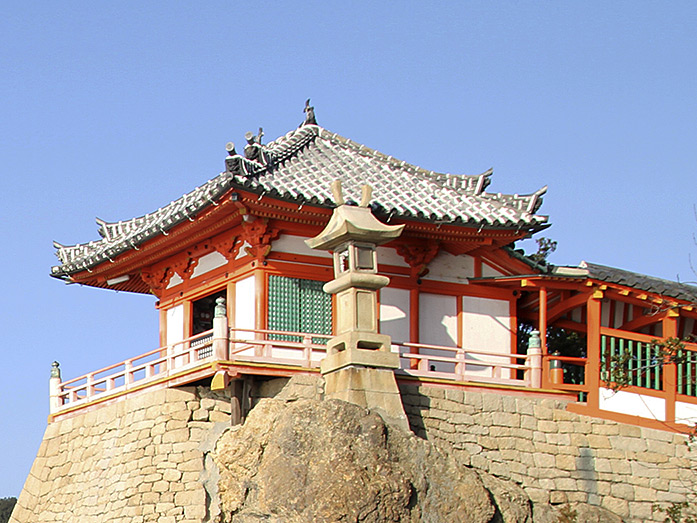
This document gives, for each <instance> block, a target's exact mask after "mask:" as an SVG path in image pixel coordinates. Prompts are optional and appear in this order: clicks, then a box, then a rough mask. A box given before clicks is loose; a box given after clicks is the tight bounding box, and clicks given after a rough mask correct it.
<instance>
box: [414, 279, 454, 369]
mask: <svg viewBox="0 0 697 523" xmlns="http://www.w3.org/2000/svg"><path fill="white" fill-rule="evenodd" d="M419 342H420V343H424V344H427V345H443V346H445V347H457V297H455V296H444V295H441V294H430V293H427V292H422V293H420V294H419ZM420 352H421V353H422V354H429V355H432V356H445V357H448V358H452V357H454V356H455V353H454V352H451V351H444V350H437V349H420ZM431 365H435V370H436V371H438V372H453V371H454V370H455V364H454V363H448V362H432V363H431Z"/></svg>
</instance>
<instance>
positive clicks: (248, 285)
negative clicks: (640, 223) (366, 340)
mask: <svg viewBox="0 0 697 523" xmlns="http://www.w3.org/2000/svg"><path fill="white" fill-rule="evenodd" d="M306 112H307V118H306V121H305V123H304V124H303V125H301V126H300V127H299V128H297V129H294V130H292V131H290V132H289V133H287V134H286V135H285V136H282V137H280V138H278V139H276V140H274V141H271V142H269V143H262V133H261V132H260V133H259V134H258V135H254V134H253V133H247V135H246V141H247V143H246V144H245V146H244V148H243V151H242V152H241V153H240V152H238V151H237V150H236V148H235V145H234V144H232V143H230V144H228V146H227V151H228V155H227V158H225V170H224V171H223V172H222V173H220V174H219V175H217V176H215V177H214V178H212V179H211V180H210V181H208V182H206V183H205V184H203V185H201V186H200V187H197V188H196V189H194V190H193V191H191V192H190V193H188V194H186V195H184V196H182V197H181V198H179V199H178V200H176V201H173V202H171V203H170V204H168V205H165V206H163V207H161V208H160V209H157V210H156V211H154V212H152V213H149V214H146V215H144V216H141V217H137V218H133V219H130V220H125V221H119V222H104V221H100V220H98V227H99V228H98V232H99V235H100V236H101V238H100V239H98V240H95V241H90V242H88V243H82V244H77V245H70V246H66V245H60V244H58V243H56V249H57V251H56V254H57V256H58V259H59V260H60V264H59V265H57V266H55V267H53V268H52V272H51V275H52V276H53V277H55V278H58V279H61V280H64V281H66V282H70V283H79V284H81V285H87V286H92V287H100V288H104V289H111V290H116V291H124V292H135V293H145V294H153V295H155V296H156V297H157V299H158V301H157V305H156V306H157V308H158V310H159V312H160V326H159V329H160V346H159V347H151V348H144V349H151V350H150V351H149V352H143V353H142V354H139V355H134V357H133V358H130V359H129V360H126V361H124V362H121V363H120V364H119V365H115V366H114V367H113V371H112V372H111V373H101V374H94V373H93V374H89V375H86V376H81V377H78V378H75V379H70V380H66V381H61V378H60V374H59V372H58V370H57V369H56V370H55V373H54V374H55V375H54V386H53V387H52V399H51V402H52V408H51V413H52V416H53V417H54V418H57V417H61V416H67V415H69V414H70V413H72V412H76V411H79V410H81V409H85V408H90V407H94V406H96V405H99V404H100V403H101V402H104V401H107V400H110V399H113V398H115V397H118V396H119V395H127V394H130V393H135V392H137V391H138V390H143V389H144V388H148V387H156V386H157V387H173V386H177V385H181V384H186V383H194V382H201V381H202V380H212V381H211V383H212V385H213V386H214V387H215V386H219V387H225V386H227V385H228V383H229V382H230V381H231V380H232V381H234V380H237V379H239V378H240V377H244V376H255V377H258V378H260V379H263V377H264V376H290V375H293V374H296V373H313V372H318V371H319V367H320V361H321V360H322V359H323V358H324V357H325V353H326V346H327V342H328V340H329V339H330V338H331V336H332V334H336V330H337V307H339V306H341V304H340V303H339V302H338V301H337V298H336V296H335V295H332V294H328V293H326V292H324V290H323V286H324V285H325V283H327V282H329V281H330V280H332V278H334V272H335V269H336V266H335V263H344V262H341V261H339V262H337V261H336V260H337V259H339V258H336V257H333V256H332V253H330V252H326V251H319V250H313V249H311V248H310V247H308V245H307V244H306V242H305V240H308V239H311V238H314V237H316V236H317V235H319V234H320V233H321V232H322V231H323V230H324V229H325V227H326V226H327V224H328V222H329V220H330V218H331V216H332V212H333V210H334V208H335V207H336V206H337V205H338V202H336V201H335V200H334V199H333V198H332V192H331V186H332V183H334V182H335V180H340V182H341V185H342V187H343V191H344V193H343V194H344V197H345V199H346V202H345V203H346V205H349V206H350V205H358V204H359V202H361V200H362V187H363V186H364V185H369V186H370V187H372V191H373V192H372V200H371V201H370V203H369V204H367V203H366V202H362V203H363V204H366V205H368V206H369V207H368V208H369V209H370V211H371V213H372V215H373V216H374V217H376V218H377V219H378V220H379V221H380V222H382V223H383V224H385V225H388V226H397V225H399V226H403V229H402V232H401V235H399V236H398V237H396V238H394V239H391V240H389V241H386V242H385V243H382V244H381V245H379V246H377V247H376V249H375V253H376V258H375V259H376V261H377V273H379V274H381V275H385V276H387V277H388V278H389V284H387V285H386V286H384V287H382V288H379V289H378V290H376V291H375V294H376V296H377V312H378V318H377V331H378V333H379V334H384V335H387V336H389V337H390V338H391V347H390V351H391V352H394V353H397V354H398V361H399V364H398V365H399V368H397V369H396V370H395V375H396V377H397V380H415V381H420V382H427V383H433V384H436V385H438V386H443V387H470V388H471V387H487V388H489V389H491V388H493V389H495V390H500V391H502V393H506V392H511V393H516V394H531V395H545V394H550V395H565V396H566V397H569V398H572V399H573V403H572V404H571V405H570V406H569V408H570V409H573V410H574V411H576V412H578V413H583V414H588V415H592V416H599V417H605V418H609V419H613V420H616V421H623V422H630V423H636V424H643V425H646V426H649V427H654V428H662V429H666V428H668V429H672V430H684V429H685V428H686V427H687V426H688V425H687V424H688V423H689V422H690V421H691V419H692V418H696V419H697V384H696V383H695V375H696V373H697V366H696V364H695V363H693V358H692V355H693V354H694V352H693V351H695V350H697V346H695V345H691V344H689V343H687V344H685V345H682V346H680V347H679V349H678V350H680V351H682V352H681V358H675V359H674V360H672V361H666V363H665V365H657V363H659V361H658V360H659V359H660V358H662V357H663V356H661V354H662V353H661V352H660V350H659V348H658V347H657V345H656V340H665V339H668V338H672V337H680V338H686V337H688V336H689V335H692V334H695V333H697V322H696V319H697V308H696V307H697V288H694V287H691V286H689V285H684V284H679V283H675V282H668V281H665V280H660V279H657V278H651V277H648V276H642V275H637V274H634V273H630V272H628V271H623V270H620V269H614V268H609V267H605V266H602V265H597V264H591V263H583V264H581V265H579V266H577V267H556V266H551V265H548V264H546V263H544V262H540V261H535V260H533V259H532V258H530V257H528V256H526V255H524V254H523V253H521V252H519V251H516V250H515V248H514V244H515V242H516V241H518V240H522V239H525V238H530V237H531V236H532V235H534V234H535V233H538V232H540V231H542V230H544V229H545V228H547V227H548V226H549V224H548V219H547V216H544V215H542V214H539V211H540V206H541V205H542V196H543V195H544V193H545V191H546V188H541V189H539V190H536V191H534V192H531V193H529V194H513V195H510V194H501V193H494V192H488V190H487V189H488V187H489V185H490V183H491V179H492V172H491V171H487V172H485V173H482V174H477V175H451V174H443V173H437V172H433V171H430V170H427V169H423V168H421V167H417V166H414V165H410V164H408V163H406V162H404V161H401V160H398V159H396V158H393V157H391V156H387V155H385V154H382V153H380V152H378V151H375V150H373V149H370V148H368V147H366V146H364V145H361V144H358V143H356V142H353V141H351V140H350V139H347V138H344V137H342V136H340V135H338V134H335V133H333V132H330V131H328V130H326V129H324V128H322V127H320V126H319V125H317V123H316V121H315V118H314V113H313V111H312V108H311V107H309V106H308V108H307V110H306ZM360 252H361V251H360V249H358V250H356V253H360ZM356 256H357V258H356V259H355V260H353V259H352V261H351V262H350V263H351V264H355V265H356V267H359V268H360V267H361V264H365V263H370V261H369V260H368V259H367V258H366V259H362V258H360V256H361V255H360V254H356ZM345 263H346V264H347V267H348V266H349V265H348V264H349V261H345ZM223 320H224V321H223ZM216 321H217V323H216ZM216 325H217V326H218V327H217V330H216ZM538 336H539V338H538ZM560 340H562V342H563V343H562V342H560ZM617 362H621V364H622V365H624V367H623V368H626V369H628V370H629V371H630V377H629V383H628V384H626V385H625V386H624V387H622V389H621V390H614V387H613V386H612V383H611V382H612V376H611V374H610V373H609V371H610V369H611V368H613V365H615V364H617ZM216 380H218V381H216Z"/></svg>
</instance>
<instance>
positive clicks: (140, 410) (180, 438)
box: [10, 387, 230, 523]
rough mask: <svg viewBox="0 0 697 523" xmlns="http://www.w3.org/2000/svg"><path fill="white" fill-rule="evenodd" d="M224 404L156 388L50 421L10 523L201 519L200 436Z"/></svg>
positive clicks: (225, 416) (191, 392)
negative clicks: (82, 412) (89, 410)
mask: <svg viewBox="0 0 697 523" xmlns="http://www.w3.org/2000/svg"><path fill="white" fill-rule="evenodd" d="M229 419H230V402H229V400H227V399H226V398H223V397H220V398H216V397H214V395H212V394H211V393H210V391H208V392H207V393H206V389H204V388H198V390H197V389H196V388H193V387H188V388H181V389H163V390H159V391H155V392H147V393H143V394H141V395H139V396H136V397H134V398H129V399H124V400H122V401H119V402H116V403H113V404H111V405H105V406H101V407H99V408H96V409H95V410H92V411H91V412H87V413H84V414H79V415H76V416H74V417H72V418H68V419H64V420H61V421H56V422H54V423H50V424H49V425H48V427H47V428H46V432H45V434H44V439H43V442H42V443H41V447H40V448H39V452H38V453H37V457H36V459H35V461H34V464H33V466H32V468H31V471H30V473H29V477H28V478H27V480H26V482H25V484H24V488H23V489H22V493H21V494H20V496H19V499H18V501H17V505H16V506H15V509H14V512H13V513H12V517H11V519H10V521H11V522H12V523H41V522H60V523H66V522H73V521H74V522H78V521H79V522H80V523H93V522H94V523H97V522H99V523H102V522H113V523H144V522H159V523H175V522H177V523H201V522H202V521H205V518H206V512H207V506H208V503H207V501H208V500H207V495H206V491H205V490H204V487H203V484H202V483H201V482H200V476H201V472H202V470H203V453H202V452H201V450H200V449H199V445H200V444H201V442H202V440H203V439H204V438H205V437H206V435H207V434H208V433H209V431H210V430H211V428H212V427H213V426H214V425H215V422H216V421H227V423H226V425H227V424H229Z"/></svg>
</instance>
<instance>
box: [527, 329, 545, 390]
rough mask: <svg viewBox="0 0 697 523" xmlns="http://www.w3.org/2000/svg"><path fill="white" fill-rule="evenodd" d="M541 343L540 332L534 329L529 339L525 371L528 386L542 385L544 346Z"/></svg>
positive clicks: (538, 386)
mask: <svg viewBox="0 0 697 523" xmlns="http://www.w3.org/2000/svg"><path fill="white" fill-rule="evenodd" d="M540 345H541V343H540V333H539V332H538V331H532V332H531V333H530V339H529V340H528V359H527V363H528V365H527V367H528V368H527V370H526V371H525V374H526V376H525V381H526V382H527V385H528V387H531V388H533V389H539V388H541V387H542V348H541V347H540Z"/></svg>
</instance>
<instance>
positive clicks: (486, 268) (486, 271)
mask: <svg viewBox="0 0 697 523" xmlns="http://www.w3.org/2000/svg"><path fill="white" fill-rule="evenodd" d="M482 276H485V277H486V276H505V275H504V274H503V273H502V272H501V271H498V270H496V269H494V268H493V267H492V266H491V265H487V264H486V263H484V262H482Z"/></svg>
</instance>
